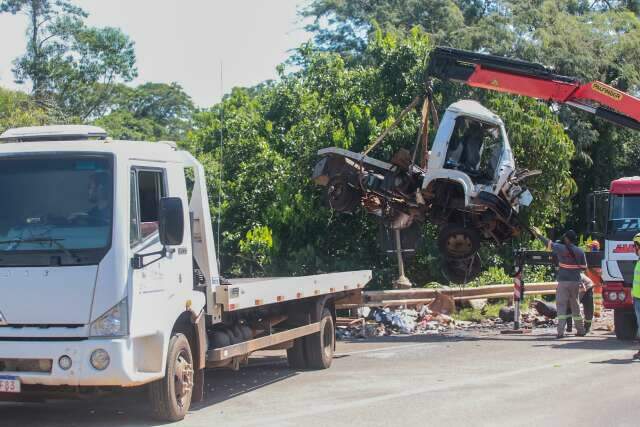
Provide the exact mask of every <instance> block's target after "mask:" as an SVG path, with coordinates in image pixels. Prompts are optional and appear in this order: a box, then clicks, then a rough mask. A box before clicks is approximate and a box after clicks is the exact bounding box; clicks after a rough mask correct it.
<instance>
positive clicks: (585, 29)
mask: <svg viewBox="0 0 640 427" xmlns="http://www.w3.org/2000/svg"><path fill="white" fill-rule="evenodd" d="M639 5H640V2H638V1H637V0H630V1H616V0H605V1H593V0H450V1H442V0H438V1H430V0H409V1H406V2H405V1H398V0H376V1H371V2H359V1H358V2H356V1H353V2H349V1H341V0H314V1H312V2H311V4H310V5H309V6H308V7H307V8H305V9H304V10H303V11H302V14H303V16H307V17H312V18H315V21H314V22H313V23H312V24H311V25H310V26H309V29H310V30H311V31H313V32H314V34H315V40H316V42H317V43H318V44H319V45H320V46H321V47H322V48H323V49H325V50H329V51H332V52H338V53H341V54H342V55H343V56H345V57H347V58H350V60H355V61H358V60H361V59H362V57H363V55H362V52H364V50H365V49H366V46H367V39H368V38H369V37H370V36H371V34H373V33H374V32H375V31H376V28H377V27H380V28H383V29H390V30H392V31H394V32H404V33H408V32H409V31H410V29H411V28H413V27H414V26H418V27H419V28H422V29H424V30H425V31H427V32H428V33H430V35H431V37H432V40H434V42H435V43H436V44H445V45H450V46H453V47H458V48H464V49H470V50H474V51H483V52H490V53H494V54H498V55H505V56H511V57H516V58H520V59H524V60H530V61H536V62H540V63H543V64H545V65H547V66H551V67H553V68H554V69H555V70H556V71H557V72H558V73H560V74H566V75H570V76H576V77H579V78H581V79H583V80H584V81H590V80H596V79H597V80H601V81H604V82H607V83H609V84H612V85H613V86H615V87H618V88H620V89H622V90H624V91H628V92H630V93H637V91H638V90H639V89H640V56H639V55H638V54H637V52H639V51H640V19H639V18H638V14H639ZM443 15H446V18H445V19H443V18H442V16H443ZM460 17H462V20H463V22H462V23H461V21H460ZM354 58H355V59H354ZM437 89H438V90H437V92H438V94H439V96H440V97H441V100H442V101H444V103H445V104H446V103H447V102H450V101H451V100H453V99H455V97H456V96H458V97H459V96H460V95H464V94H465V90H464V89H461V88H457V87H455V86H454V85H453V84H451V83H443V84H441V85H438V87H437ZM558 117H559V118H560V120H561V122H562V124H563V125H564V127H565V128H566V132H567V134H568V135H569V137H570V138H571V140H572V141H573V144H574V147H575V157H574V159H573V162H572V172H573V176H574V178H575V181H576V183H577V186H578V192H577V193H576V196H575V197H574V199H573V202H574V203H573V212H572V214H571V215H568V223H569V225H571V226H573V227H576V228H578V229H585V227H586V218H585V217H584V212H586V210H585V209H584V201H585V200H586V194H587V193H589V192H590V191H592V190H593V189H599V188H602V187H606V186H607V185H608V182H609V181H610V180H611V179H614V178H617V177H620V176H622V175H624V174H628V173H633V170H632V169H630V168H629V166H628V165H629V164H630V163H633V161H631V160H630V158H634V155H633V154H631V155H630V153H634V152H635V151H633V150H634V148H637V136H635V134H634V133H633V132H628V131H627V130H625V129H621V128H618V127H615V126H612V125H611V124H609V123H607V122H604V121H602V120H599V119H595V118H594V117H592V116H589V115H587V114H586V113H581V112H577V111H574V110H571V109H569V108H568V107H562V108H560V109H559V111H558ZM602 165H607V166H606V167H602ZM629 171H631V172H629Z"/></svg>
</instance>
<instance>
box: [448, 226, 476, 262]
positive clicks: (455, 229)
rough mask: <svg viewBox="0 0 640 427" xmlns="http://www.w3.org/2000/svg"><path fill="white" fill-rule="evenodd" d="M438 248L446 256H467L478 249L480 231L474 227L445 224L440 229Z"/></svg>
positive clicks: (456, 257) (460, 257) (458, 257)
mask: <svg viewBox="0 0 640 427" xmlns="http://www.w3.org/2000/svg"><path fill="white" fill-rule="evenodd" d="M438 249H440V252H441V253H443V254H444V256H445V257H446V258H455V259H462V258H468V257H470V256H472V255H474V254H475V253H476V252H478V249H480V233H478V230H476V229H475V228H470V227H464V226H462V225H460V224H447V225H445V226H444V227H442V228H441V229H440V233H439V235H438Z"/></svg>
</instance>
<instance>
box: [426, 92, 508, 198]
mask: <svg viewBox="0 0 640 427" xmlns="http://www.w3.org/2000/svg"><path fill="white" fill-rule="evenodd" d="M515 169H516V167H515V161H514V159H513V153H512V151H511V146H510V145H509V138H508V137H507V132H506V131H505V127H504V123H503V122H502V120H501V119H500V117H498V116H497V115H496V114H494V113H493V112H491V111H490V110H488V109H487V108H485V107H483V106H482V105H481V104H480V103H478V102H476V101H469V100H463V101H458V102H456V103H454V104H452V105H450V106H449V108H447V110H446V112H445V114H444V116H443V118H442V121H441V123H440V127H439V128H438V132H437V134H436V137H435V139H434V142H433V147H432V149H431V151H430V156H429V163H428V166H427V170H426V171H425V174H424V179H423V181H422V190H423V191H424V192H429V190H430V186H432V185H433V183H434V182H435V181H438V180H448V181H453V182H455V183H457V184H459V185H460V188H461V189H462V193H463V194H464V205H465V206H469V205H471V204H472V201H473V199H474V198H475V197H477V196H478V194H479V193H480V192H483V191H485V192H489V193H491V194H498V192H499V191H500V190H502V189H503V188H504V186H505V184H506V183H507V181H508V179H509V177H510V176H511V175H512V173H513V172H514V171H515Z"/></svg>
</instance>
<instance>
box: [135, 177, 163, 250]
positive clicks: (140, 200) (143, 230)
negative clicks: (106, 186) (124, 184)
mask: <svg viewBox="0 0 640 427" xmlns="http://www.w3.org/2000/svg"><path fill="white" fill-rule="evenodd" d="M131 179H132V183H131V193H132V197H133V195H135V200H133V198H132V200H131V228H132V230H131V244H134V243H136V242H138V241H140V240H144V239H146V238H147V237H149V236H151V235H153V234H154V233H156V232H157V231H158V209H159V206H160V199H161V198H162V197H164V195H165V189H164V174H163V172H162V171H157V170H143V169H139V170H134V171H132V175H131Z"/></svg>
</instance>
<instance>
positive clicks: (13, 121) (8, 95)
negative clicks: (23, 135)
mask: <svg viewBox="0 0 640 427" xmlns="http://www.w3.org/2000/svg"><path fill="white" fill-rule="evenodd" d="M51 122H52V117H50V116H49V114H48V113H47V111H45V110H44V109H42V108H41V107H39V106H38V105H36V103H34V102H33V99H32V98H31V97H30V96H29V95H27V94H26V93H22V92H17V91H11V90H6V89H2V88H0V133H2V132H4V131H5V130H7V129H9V128H13V127H20V126H38V125H46V124H49V123H51Z"/></svg>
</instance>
